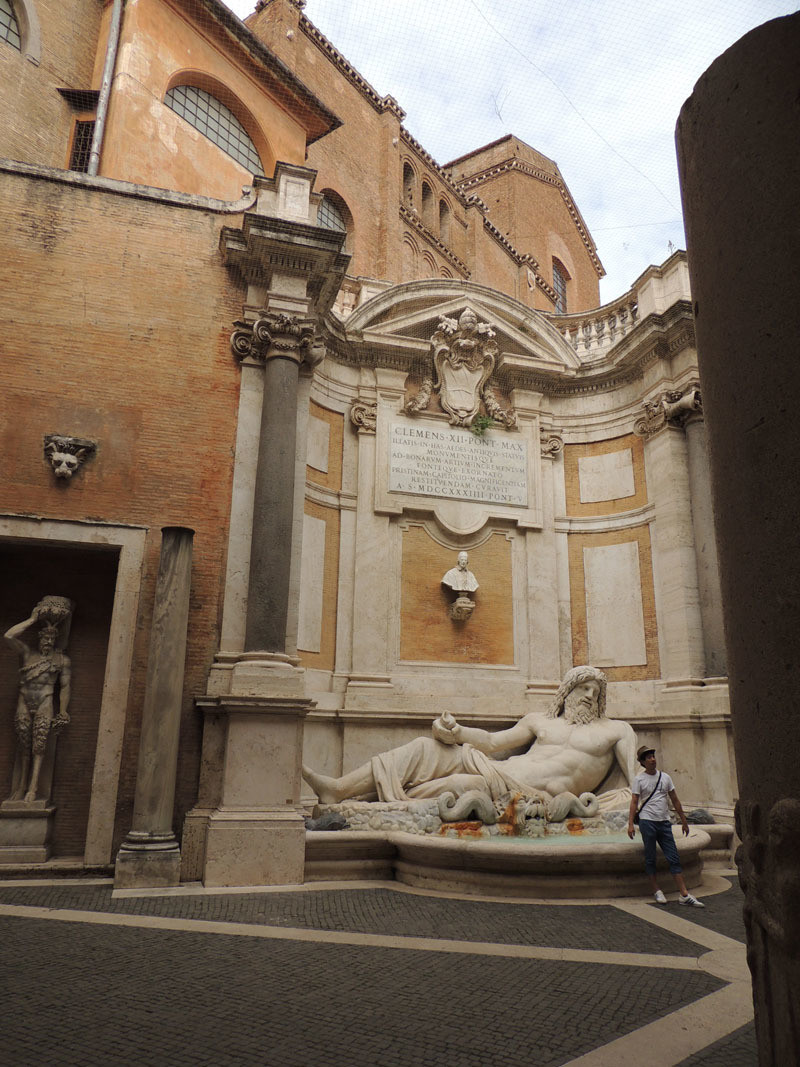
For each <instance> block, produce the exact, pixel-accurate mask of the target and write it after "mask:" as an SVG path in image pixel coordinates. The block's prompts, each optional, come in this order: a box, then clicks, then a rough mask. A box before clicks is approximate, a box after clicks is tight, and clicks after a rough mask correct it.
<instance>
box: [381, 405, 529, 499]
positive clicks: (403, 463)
mask: <svg viewBox="0 0 800 1067" xmlns="http://www.w3.org/2000/svg"><path fill="white" fill-rule="evenodd" d="M389 492H391V493H417V494H419V495H420V496H439V497H450V498H452V499H454V500H478V501H482V502H485V503H490V504H508V505H511V506H512V507H523V508H524V507H527V506H528V456H527V451H526V441H525V439H524V438H523V437H521V436H520V435H518V434H509V433H504V432H501V431H495V432H492V431H487V432H486V433H485V434H484V435H483V436H482V437H477V436H476V435H475V434H474V433H471V432H470V431H469V430H462V429H455V428H453V427H450V426H442V425H437V426H430V425H418V426H414V425H409V424H408V423H402V422H394V423H392V425H391V427H390V431H389Z"/></svg>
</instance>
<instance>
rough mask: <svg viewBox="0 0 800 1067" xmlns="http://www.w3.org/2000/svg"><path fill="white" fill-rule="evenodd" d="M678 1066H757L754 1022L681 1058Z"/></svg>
mask: <svg viewBox="0 0 800 1067" xmlns="http://www.w3.org/2000/svg"><path fill="white" fill-rule="evenodd" d="M678 1067H758V1048H757V1046H756V1028H755V1023H748V1024H747V1026H742V1027H740V1028H739V1029H738V1030H735V1031H734V1032H733V1033H732V1034H728V1036H727V1037H724V1038H722V1040H721V1041H715V1042H714V1044H713V1045H709V1046H708V1048H704V1049H703V1050H702V1052H697V1053H695V1055H694V1056H688V1057H687V1058H686V1059H685V1060H682V1061H681V1063H680V1064H679V1065H678Z"/></svg>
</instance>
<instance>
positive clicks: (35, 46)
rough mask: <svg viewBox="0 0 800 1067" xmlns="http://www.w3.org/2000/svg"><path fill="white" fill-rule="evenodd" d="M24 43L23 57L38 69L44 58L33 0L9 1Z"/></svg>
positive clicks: (21, 49)
mask: <svg viewBox="0 0 800 1067" xmlns="http://www.w3.org/2000/svg"><path fill="white" fill-rule="evenodd" d="M9 2H10V4H11V8H12V10H13V12H14V16H15V17H16V20H17V27H18V29H19V35H20V39H21V42H22V47H21V48H20V51H21V53H22V55H24V56H25V58H26V59H27V60H28V61H29V62H30V63H34V64H36V66H37V67H38V65H39V63H40V62H41V58H42V31H41V27H40V25H39V15H38V14H37V11H36V7H35V5H34V3H33V0H9Z"/></svg>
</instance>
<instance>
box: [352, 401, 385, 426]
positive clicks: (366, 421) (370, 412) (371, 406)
mask: <svg viewBox="0 0 800 1067" xmlns="http://www.w3.org/2000/svg"><path fill="white" fill-rule="evenodd" d="M350 422H352V424H353V426H355V428H356V429H357V430H358V432H359V433H371V434H374V433H375V430H376V429H377V425H378V405H377V403H376V402H375V401H367V400H354V401H353V403H352V404H351V405H350Z"/></svg>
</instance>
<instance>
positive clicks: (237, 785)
mask: <svg viewBox="0 0 800 1067" xmlns="http://www.w3.org/2000/svg"><path fill="white" fill-rule="evenodd" d="M198 706H199V707H200V708H202V709H203V710H204V711H205V712H206V713H207V714H209V713H210V714H212V715H222V716H223V718H224V749H223V753H222V780H221V787H220V788H221V795H220V799H219V804H218V806H217V807H216V808H215V810H214V811H213V812H212V813H211V814H210V816H209V818H208V824H207V830H206V841H205V858H204V862H203V875H202V877H203V882H204V884H205V885H207V886H242V885H297V884H300V883H302V881H303V871H304V867H305V823H304V822H303V816H302V813H301V806H300V788H301V777H300V765H301V757H302V749H303V721H304V719H305V716H306V715H307V714H308V711H309V709H310V708H311V707H312V706H313V705H312V701H310V700H306V699H303V698H296V699H291V698H286V697H264V696H251V697H248V696H226V697H205V698H202V699H200V700H198Z"/></svg>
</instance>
